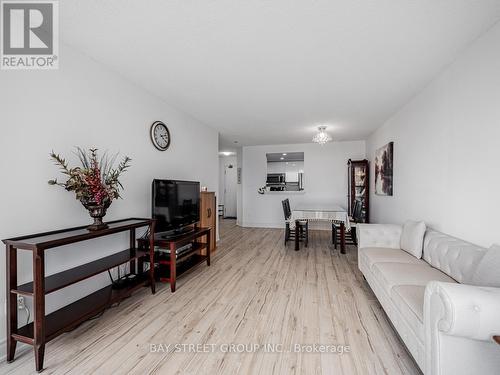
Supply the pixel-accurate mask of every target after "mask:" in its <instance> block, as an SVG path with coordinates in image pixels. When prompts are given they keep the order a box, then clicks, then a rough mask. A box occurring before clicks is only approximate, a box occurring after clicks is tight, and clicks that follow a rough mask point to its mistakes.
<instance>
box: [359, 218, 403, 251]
mask: <svg viewBox="0 0 500 375" xmlns="http://www.w3.org/2000/svg"><path fill="white" fill-rule="evenodd" d="M356 230H357V233H356V234H357V237H358V247H359V248H360V249H362V248H365V247H387V248H391V249H400V248H401V246H400V242H401V232H402V230H403V228H402V226H401V225H395V224H358V225H357V228H356Z"/></svg>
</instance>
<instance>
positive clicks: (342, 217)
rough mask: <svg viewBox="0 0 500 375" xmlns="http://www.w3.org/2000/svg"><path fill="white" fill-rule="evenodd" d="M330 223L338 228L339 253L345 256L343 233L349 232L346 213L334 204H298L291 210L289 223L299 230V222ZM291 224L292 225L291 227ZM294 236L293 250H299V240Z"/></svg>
mask: <svg viewBox="0 0 500 375" xmlns="http://www.w3.org/2000/svg"><path fill="white" fill-rule="evenodd" d="M304 220H305V221H307V222H315V221H316V222H321V221H322V222H331V223H333V224H338V225H339V226H340V252H341V253H342V254H345V253H346V251H345V232H346V231H350V230H351V227H350V222H349V215H348V214H347V211H346V210H345V209H344V208H343V207H341V206H339V205H336V204H321V203H309V204H305V203H304V204H300V205H298V206H297V207H296V208H294V209H293V210H292V216H291V220H290V222H291V223H293V224H294V225H295V228H299V222H300V221H304ZM293 224H292V225H293ZM299 237H300V236H295V250H299V240H300V238H299Z"/></svg>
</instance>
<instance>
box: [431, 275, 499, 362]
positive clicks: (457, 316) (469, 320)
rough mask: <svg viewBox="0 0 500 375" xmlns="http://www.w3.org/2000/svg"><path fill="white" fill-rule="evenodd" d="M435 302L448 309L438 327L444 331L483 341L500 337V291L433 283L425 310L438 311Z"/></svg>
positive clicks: (443, 313) (489, 288)
mask: <svg viewBox="0 0 500 375" xmlns="http://www.w3.org/2000/svg"><path fill="white" fill-rule="evenodd" d="M433 297H437V298H433ZM435 301H439V302H440V303H441V304H442V306H443V307H444V310H443V312H442V316H441V319H440V321H439V322H438V326H437V328H438V329H439V330H440V331H441V332H444V333H446V334H448V335H453V336H461V337H465V338H468V339H473V340H482V341H491V340H492V337H493V336H494V335H500V319H499V318H498V317H499V316H500V288H492V287H480V286H472V285H464V284H454V283H443V282H437V281H432V282H430V283H429V284H428V285H427V287H426V289H425V306H426V307H425V310H424V311H426V312H429V313H432V312H436V309H435V308H433V306H432V303H433V302H434V303H435ZM499 355H500V351H499Z"/></svg>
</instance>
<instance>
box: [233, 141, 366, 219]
mask: <svg viewBox="0 0 500 375" xmlns="http://www.w3.org/2000/svg"><path fill="white" fill-rule="evenodd" d="M270 152H304V189H305V191H304V192H269V193H266V194H264V195H261V194H258V193H257V190H258V188H260V187H262V186H264V185H265V184H266V171H267V160H266V153H270ZM364 158H365V142H364V141H354V142H331V143H328V144H326V145H324V146H320V145H318V144H313V143H305V144H296V145H274V146H250V147H243V165H242V168H243V170H242V173H243V188H242V194H243V199H242V202H243V215H242V217H243V220H242V225H243V226H245V227H275V228H281V227H283V226H284V224H283V223H284V219H283V209H282V206H281V201H282V200H283V199H285V198H289V199H290V204H291V206H292V207H293V206H295V205H298V204H300V203H305V202H310V203H313V202H318V203H331V204H339V205H341V206H344V207H345V206H346V203H347V160H349V159H364Z"/></svg>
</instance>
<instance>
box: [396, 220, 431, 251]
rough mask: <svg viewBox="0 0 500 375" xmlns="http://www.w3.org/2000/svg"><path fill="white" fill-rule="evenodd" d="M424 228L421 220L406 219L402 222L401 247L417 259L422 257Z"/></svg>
mask: <svg viewBox="0 0 500 375" xmlns="http://www.w3.org/2000/svg"><path fill="white" fill-rule="evenodd" d="M425 229H426V228H425V223H424V222H423V221H411V220H408V221H407V222H406V223H404V225H403V232H402V233H401V249H402V250H404V251H406V252H407V253H409V254H411V255H413V256H414V257H415V258H417V259H420V258H422V248H423V244H424V235H425Z"/></svg>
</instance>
